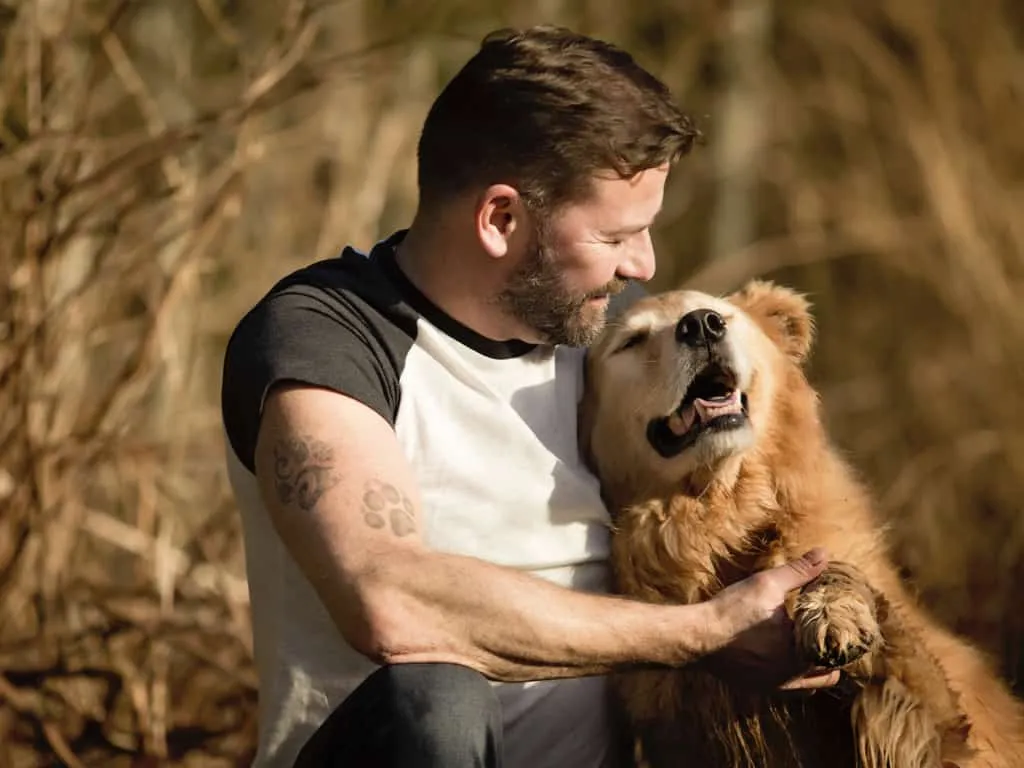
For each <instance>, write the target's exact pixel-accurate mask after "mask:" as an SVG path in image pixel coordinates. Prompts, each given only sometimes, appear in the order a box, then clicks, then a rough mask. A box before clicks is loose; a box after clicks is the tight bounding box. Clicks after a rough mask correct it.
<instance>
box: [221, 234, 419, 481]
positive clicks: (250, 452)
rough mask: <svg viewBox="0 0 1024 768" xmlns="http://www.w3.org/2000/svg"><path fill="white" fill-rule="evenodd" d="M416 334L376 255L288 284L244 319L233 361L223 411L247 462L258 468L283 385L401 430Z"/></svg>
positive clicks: (342, 258)
mask: <svg viewBox="0 0 1024 768" xmlns="http://www.w3.org/2000/svg"><path fill="white" fill-rule="evenodd" d="M416 333H417V320H416V314H415V313H414V312H413V311H412V310H411V309H410V308H409V307H408V306H407V305H406V304H405V303H404V302H403V301H402V299H401V296H400V295H399V292H398V291H397V289H396V288H395V286H394V285H393V283H392V281H390V280H388V278H387V275H386V274H385V271H384V269H383V268H382V265H381V264H379V263H376V262H375V254H374V252H373V251H371V253H370V254H363V253H361V252H359V251H357V250H355V249H354V248H346V249H345V250H344V251H343V252H342V253H341V254H340V255H339V256H337V257H335V258H331V259H325V260H322V261H318V262H315V263H312V264H309V265H307V266H304V267H302V268H300V269H297V270H295V271H294V272H291V273H290V274H288V275H286V276H285V277H283V278H281V279H280V280H278V281H277V283H276V284H275V285H273V286H272V287H271V288H270V290H268V291H267V292H266V293H265V294H264V295H263V296H262V297H261V298H260V299H259V300H258V301H257V302H256V303H255V304H254V305H253V307H252V308H251V309H250V310H249V311H248V312H247V313H246V314H245V315H244V316H243V317H242V318H241V320H239V322H238V324H237V325H236V326H235V329H234V331H233V332H232V334H231V337H230V338H229V340H228V343H227V346H226V349H225V352H224V361H223V370H222V379H221V410H222V416H223V420H224V424H225V427H226V429H227V432H228V437H229V438H230V440H231V444H232V447H233V448H234V450H235V452H236V454H237V455H238V456H239V458H240V459H241V461H242V463H243V464H244V465H245V466H246V467H248V468H249V469H250V470H251V469H252V468H253V456H254V449H255V440H256V436H257V433H258V428H259V422H260V417H261V414H262V409H263V402H264V399H265V397H266V395H267V393H268V392H269V391H270V389H271V388H272V387H274V386H275V385H277V384H278V383H285V382H291V383H301V384H306V385H309V386H313V387H318V388H326V389H330V390H333V391H336V392H339V393H341V394H345V395H347V396H349V397H352V398H354V399H356V400H359V401H360V402H362V403H364V404H366V405H368V406H369V407H370V408H372V409H373V410H375V411H376V412H377V413H379V414H380V415H381V416H382V417H384V418H385V419H386V420H388V421H389V422H391V423H394V419H395V417H396V414H397V409H398V403H399V399H400V378H401V375H402V371H403V367H404V365H405V361H406V357H407V355H408V352H409V350H410V348H411V347H412V345H413V343H414V342H415V338H416Z"/></svg>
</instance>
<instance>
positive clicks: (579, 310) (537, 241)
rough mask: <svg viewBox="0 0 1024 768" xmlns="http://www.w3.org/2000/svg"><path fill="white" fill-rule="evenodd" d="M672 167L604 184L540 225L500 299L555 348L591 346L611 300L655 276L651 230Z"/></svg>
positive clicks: (611, 179)
mask: <svg viewBox="0 0 1024 768" xmlns="http://www.w3.org/2000/svg"><path fill="white" fill-rule="evenodd" d="M667 177H668V167H667V166H662V167H660V168H652V169H650V170H647V171H642V172H641V173H639V174H637V175H636V176H634V177H633V178H631V179H621V178H618V177H617V176H615V177H600V178H597V179H595V181H594V183H593V192H592V194H591V195H590V197H588V198H587V199H586V200H585V201H583V202H580V203H573V204H570V205H568V206H565V207H563V208H561V209H560V210H558V211H557V212H556V213H555V214H554V215H552V216H548V217H546V218H545V219H544V220H543V221H540V222H537V225H536V226H535V229H534V234H533V236H532V238H531V241H530V244H529V246H528V247H527V251H526V253H525V254H524V255H523V256H522V257H521V260H520V262H519V264H518V265H517V266H516V269H515V270H514V271H513V273H512V275H511V276H510V278H509V280H508V282H507V284H506V286H505V289H504V290H503V291H502V292H501V294H500V295H499V297H498V299H499V301H500V302H501V303H502V304H503V305H504V306H505V308H506V309H507V310H508V311H509V312H510V313H511V314H512V315H513V316H514V317H516V318H517V319H519V320H520V321H522V322H523V323H525V324H526V325H528V326H530V327H531V328H533V329H535V330H536V331H537V332H538V333H540V334H541V335H542V336H543V337H544V339H545V340H546V341H547V342H548V343H551V344H569V345H573V346H586V345H588V344H590V343H591V342H592V341H593V340H594V338H596V336H597V334H598V333H599V332H600V331H601V329H602V327H603V326H604V322H605V313H606V311H607V309H608V298H609V297H610V296H612V295H614V294H616V293H618V292H619V291H621V290H622V289H623V288H625V287H626V284H627V282H628V281H629V280H644V281H646V280H649V279H650V278H651V277H652V276H653V275H654V266H655V265H654V249H653V247H652V244H651V234H650V226H651V224H652V223H653V221H654V217H655V216H656V215H657V213H658V211H659V210H660V209H661V203H662V199H663V196H664V191H665V181H666V179H667Z"/></svg>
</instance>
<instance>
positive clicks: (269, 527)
mask: <svg viewBox="0 0 1024 768" xmlns="http://www.w3.org/2000/svg"><path fill="white" fill-rule="evenodd" d="M697 136H698V134H697V131H696V130H695V128H694V127H693V125H692V123H691V121H690V120H689V119H688V118H687V117H686V116H685V115H683V114H682V113H681V112H680V111H679V110H678V109H677V107H675V106H674V105H673V104H672V102H671V99H670V96H669V94H668V91H667V89H666V88H665V87H664V86H663V85H662V84H661V83H660V82H659V81H658V80H656V79H655V78H654V77H653V76H651V75H650V74H648V73H647V72H645V71H644V70H643V69H641V68H640V67H639V66H638V65H637V64H635V63H634V62H633V60H632V59H631V58H630V57H629V56H628V55H627V54H626V53H624V52H622V51H620V50H618V49H616V48H614V47H612V46H610V45H607V44H605V43H602V42H599V41H596V40H593V39H589V38H586V37H582V36H579V35H575V34H573V33H571V32H568V31H566V30H562V29H555V28H548V27H541V28H533V29H529V30H526V31H520V32H516V31H507V30H506V31H502V32H498V33H494V34H492V35H491V36H489V37H488V38H486V39H485V40H484V42H483V44H482V46H481V48H480V50H479V52H478V53H477V54H476V55H475V56H474V57H473V58H472V59H471V60H470V61H469V62H468V63H467V64H466V65H465V67H464V68H463V69H462V70H461V72H459V73H458V74H457V75H456V76H455V78H454V79H453V80H452V81H451V82H450V83H449V84H448V86H447V87H446V88H445V89H444V91H443V92H442V93H441V95H440V96H439V98H438V99H437V101H436V102H435V104H434V105H433V108H432V109H431V111H430V114H429V116H428V117H427V119H426V122H425V125H424V128H423V133H422V137H421V140H420V145H419V184H420V205H419V209H418V211H417V213H416V216H415V218H414V221H413V222H412V224H411V226H410V228H409V229H408V231H403V232H398V233H396V234H394V235H393V236H391V237H389V238H387V239H386V240H384V241H383V242H381V243H378V244H377V245H376V246H375V247H374V248H373V249H372V251H371V252H370V253H369V254H368V255H364V254H362V253H359V252H357V251H355V250H353V249H351V248H349V249H346V250H345V251H344V252H343V253H342V254H341V256H340V257H339V258H335V259H328V260H327V261H324V262H321V263H318V264H313V265H311V266H309V267H307V268H305V269H302V270H299V271H298V272H296V273H295V274H292V275H290V276H289V277H287V278H285V279H284V280H283V281H282V282H280V283H279V284H278V285H276V286H275V287H274V288H273V290H272V291H271V292H270V293H269V294H268V295H267V296H266V297H264V298H263V299H262V300H261V301H260V302H259V303H258V304H257V305H256V306H255V307H254V308H253V309H252V311H251V312H249V314H248V315H247V316H246V317H245V318H244V319H243V320H242V321H241V323H240V324H239V326H238V328H237V329H236V331H235V333H234V334H233V336H232V339H231V341H230V343H229V345H228V349H227V353H226V359H225V367H224V384H223V415H224V422H225V426H226V430H227V435H228V438H229V442H230V450H229V452H228V466H229V471H230V477H231V482H232V484H233V486H234V489H235V493H236V497H237V500H238V504H239V507H240V509H241V513H242V515H243V522H244V530H245V540H246V552H247V562H248V573H249V582H250V590H251V596H252V614H253V630H254V640H255V656H256V663H257V666H258V669H259V680H260V747H259V755H258V757H257V763H258V764H259V765H282V766H283V765H291V764H293V761H295V760H296V759H297V762H296V763H295V764H297V765H303V766H305V765H332V766H334V765H336V766H380V767H382V768H385V767H390V766H406V767H409V768H416V767H418V766H445V767H446V768H460V767H461V766H499V765H503V766H505V768H520V767H522V766H530V768H542V767H546V766H559V767H560V768H598V767H599V766H613V765H620V764H621V763H618V762H616V760H618V759H619V756H618V755H617V753H616V749H617V744H616V741H615V737H614V733H615V728H614V723H613V719H612V717H611V715H610V712H609V707H608V702H607V700H606V693H605V680H606V677H605V676H604V673H607V672H609V671H611V670H615V669H621V668H628V667H630V666H631V665H637V664H657V665H666V666H671V665H680V664H686V663H690V662H693V661H697V660H699V659H706V660H714V661H716V662H717V665H716V668H718V669H721V670H722V674H730V675H733V676H734V677H735V678H736V679H737V680H743V681H745V682H747V683H750V682H752V681H760V682H761V683H763V684H767V685H780V684H783V683H784V681H785V680H787V679H790V680H791V682H790V685H792V686H795V687H807V686H815V685H830V684H833V683H835V682H836V677H835V676H832V675H825V676H814V675H807V676H803V677H802V676H801V673H802V672H803V670H801V669H800V668H799V667H798V666H797V664H796V662H795V660H794V659H793V658H792V654H793V649H792V641H791V630H790V628H789V627H788V626H787V625H786V623H785V620H784V618H782V617H781V604H782V599H783V595H784V593H785V592H786V591H787V590H789V589H793V588H795V587H798V586H800V585H801V584H803V583H806V582H807V581H809V580H810V579H811V578H813V577H814V576H815V575H817V574H818V573H819V572H820V571H821V570H822V568H823V567H824V562H823V558H822V557H821V556H820V555H816V554H809V555H808V556H806V557H805V558H804V559H802V560H799V561H796V562H795V563H792V564H789V565H786V566H783V567H782V568H779V569H776V570H775V571H772V572H769V573H768V574H765V575H763V576H760V577H756V578H754V579H751V580H748V581H747V582H744V583H742V584H740V585H737V586H735V587H733V588H731V589H729V590H727V591H726V592H724V593H722V595H720V596H719V597H717V598H715V599H714V600H712V601H710V602H708V603H706V604H702V605H696V606H654V605H646V604H641V603H636V602H632V601H628V600H624V599H620V598H616V597H613V596H608V595H602V594H600V593H601V592H605V591H607V589H608V586H609V585H608V573H607V563H606V558H607V554H608V531H607V523H608V511H607V510H606V509H605V508H604V506H603V504H602V502H601V498H600V493H599V489H598V484H597V480H596V479H595V478H594V477H593V476H592V475H591V474H590V473H589V472H588V471H587V469H586V468H585V467H584V466H583V464H582V462H581V459H580V456H579V455H578V452H577V447H576V405H577V400H578V397H579V395H580V391H581V389H580V388H581V378H580V377H581V373H582V367H581V362H582V355H583V350H584V349H585V346H586V344H587V343H588V342H590V341H591V340H592V339H593V338H594V337H595V335H596V334H597V333H598V331H599V330H600V329H601V327H602V325H603V323H604V322H605V319H606V314H607V311H608V307H609V304H611V303H613V302H616V303H617V302H619V301H621V300H623V298H624V297H625V296H626V293H623V289H624V287H625V286H626V285H627V284H628V283H629V282H630V281H646V280H648V279H650V278H651V276H652V275H653V274H654V253H653V249H652V246H651V238H650V228H651V224H652V222H653V221H654V218H655V216H656V214H657V213H658V211H659V209H660V207H661V204H662V196H663V193H664V187H665V180H666V177H667V174H668V171H669V168H670V167H671V166H672V164H673V163H674V162H675V161H676V160H677V159H678V158H680V157H681V156H683V155H685V154H686V153H687V152H688V151H689V149H690V147H691V145H692V144H693V142H694V141H695V139H696V138H697ZM794 680H795V682H794Z"/></svg>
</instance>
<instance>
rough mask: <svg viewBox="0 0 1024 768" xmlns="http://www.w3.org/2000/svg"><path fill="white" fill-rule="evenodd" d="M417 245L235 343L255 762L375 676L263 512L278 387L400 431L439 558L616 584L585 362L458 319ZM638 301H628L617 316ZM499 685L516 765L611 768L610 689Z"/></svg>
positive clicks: (276, 754) (282, 761)
mask: <svg viewBox="0 0 1024 768" xmlns="http://www.w3.org/2000/svg"><path fill="white" fill-rule="evenodd" d="M403 236H404V231H400V232H397V233H395V234H394V235H392V236H391V237H389V238H387V239H386V240H383V241H381V242H379V243H377V244H376V246H374V247H373V248H372V249H371V251H370V252H369V253H368V254H366V253H362V252H360V251H357V250H355V249H353V248H346V249H345V250H344V251H343V252H342V253H341V255H340V256H338V257H335V258H331V259H327V260H324V261H320V262H317V263H315V264H312V265H309V266H307V267H304V268H302V269H300V270H298V271H296V272H294V273H292V274H291V275H289V276H288V277H286V278H284V279H283V280H281V281H280V282H279V283H278V284H277V285H275V286H274V287H273V288H272V289H271V290H270V291H269V293H268V294H267V295H265V296H264V297H263V298H262V299H260V300H259V301H258V302H257V303H256V305H255V306H254V307H253V308H252V309H251V310H250V311H249V312H248V313H247V314H246V315H245V316H244V318H243V319H242V320H241V321H240V323H239V324H238V326H237V327H236V329H235V331H234V333H233V334H232V336H231V338H230V340H229V343H228V346H227V351H226V355H225V361H224V370H223V389H222V415H223V423H224V428H225V430H226V437H227V445H228V450H227V467H228V476H229V479H230V482H231V485H232V487H233V489H234V493H235V498H236V500H237V505H238V507H239V510H240V514H241V517H242V523H243V532H244V542H245V554H246V567H247V575H248V582H249V592H250V598H251V610H252V629H253V643H254V655H255V663H256V667H257V671H258V679H259V745H258V753H257V757H256V761H255V765H256V766H271V765H273V766H286V765H287V766H290V765H291V764H292V761H293V760H294V758H295V756H296V755H297V754H298V751H299V750H300V748H301V747H302V745H303V744H304V743H305V742H306V740H307V739H308V738H309V737H310V736H311V734H312V733H313V731H314V730H315V729H316V728H317V727H318V726H319V725H320V724H321V723H322V722H323V720H325V719H326V717H327V716H328V714H329V713H330V712H331V711H332V710H333V709H335V708H336V707H337V706H338V704H339V703H340V702H341V701H342V700H343V699H344V698H345V697H346V696H347V695H348V694H349V693H350V692H351V691H352V690H353V689H354V688H355V687H356V686H357V685H359V683H360V682H361V681H362V680H363V679H364V678H365V677H366V676H367V675H369V674H370V673H371V672H373V671H374V670H375V669H376V666H375V665H374V664H373V663H372V662H370V661H369V660H368V659H366V658H365V657H364V656H362V655H361V654H359V653H358V652H356V651H355V650H353V649H352V648H351V647H349V646H348V645H347V644H346V642H345V640H344V639H343V637H342V636H341V634H340V633H339V632H338V630H337V629H336V627H335V626H334V624H333V623H332V621H331V619H330V617H329V615H328V613H327V611H326V609H325V608H324V607H323V605H322V604H321V603H320V601H319V600H318V598H317V596H316V594H315V592H314V590H313V588H312V586H311V585H310V584H309V582H308V581H307V580H306V579H305V577H304V576H303V575H302V573H301V571H300V570H299V568H298V566H297V565H296V563H295V562H294V561H293V559H292V557H291V556H290V555H289V554H288V552H287V551H286V550H285V548H284V546H283V544H282V542H281V541H280V539H279V538H278V537H277V535H276V533H275V531H274V529H273V526H272V524H271V522H270V518H269V517H268V513H267V511H266V509H265V508H264V506H263V503H262V501H261V497H260V494H259V490H258V487H257V483H256V478H255V474H254V459H253V456H254V451H255V444H256V437H257V432H258V428H259V421H260V414H261V410H262V406H263V402H264V398H265V396H266V394H267V392H268V389H269V388H270V387H271V386H273V385H274V384H275V383H277V382H282V381H298V382H304V383H307V384H310V385H315V386H318V387H326V388H328V389H331V390H335V391H337V392H340V393H343V394H345V395H348V396H350V397H353V398H355V399H357V400H359V401H361V402H362V403H364V404H366V405H367V406H369V407H370V408H372V409H373V410H374V411H376V412H377V413H378V414H380V415H381V416H382V417H383V418H384V419H386V420H387V422H388V423H389V424H390V425H392V427H393V428H394V430H395V434H396V435H397V438H398V442H399V444H400V445H401V448H402V450H403V451H404V453H405V457H406V458H407V460H408V461H409V463H410V464H411V466H412V469H413V472H414V476H415V478H416V480H417V482H418V485H419V491H420V495H421V499H422V511H421V515H422V520H423V527H422V531H423V536H424V541H425V543H426V546H428V547H431V548H433V549H435V550H438V551H442V552H449V553H457V554H461V555H468V556H472V557H477V558H482V559H484V560H487V561H490V562H493V563H498V564H501V565H505V566H508V567H511V568H516V569H519V570H522V571H528V572H530V573H533V574H536V575H537V576H539V577H541V578H544V579H548V580H550V581H552V582H554V583H556V584H560V585H563V586H566V587H572V588H576V589H581V590H589V591H597V592H603V591H606V590H607V588H608V586H609V584H608V575H609V574H608V564H607V558H608V550H609V541H608V530H607V524H608V513H607V511H606V509H605V507H604V505H603V503H602V500H601V496H600V493H599V489H598V483H597V480H596V479H595V478H594V476H593V475H592V474H591V473H590V472H589V471H588V470H587V469H586V467H585V466H584V465H583V463H582V461H581V458H580V456H579V453H578V449H577V443H576V417H577V403H578V401H579V398H580V395H581V392H582V372H583V371H582V362H583V354H584V351H583V350H582V349H580V348H574V347H566V346H554V347H552V346H545V345H533V344H529V343H525V342H522V341H509V342H499V341H494V340H491V339H487V338H484V337H483V336H481V335H479V334H477V333H475V332H474V331H472V330H471V329H469V328H467V327H465V326H463V325H461V324H460V323H458V322H456V321H455V320H454V319H453V318H451V317H450V316H448V315H446V314H445V313H443V312H442V311H441V310H440V309H439V308H438V307H437V306H435V305H434V304H432V303H431V302H430V301H429V300H428V299H427V298H426V297H425V296H424V295H423V294H422V293H421V292H420V291H418V290H417V289H416V287H415V286H414V285H413V284H412V283H411V282H410V281H409V280H408V279H407V278H406V277H405V276H404V274H403V273H402V272H401V270H400V269H399V267H398V265H397V263H396V261H395V256H394V250H395V246H396V245H397V243H398V242H400V240H401V238H402V237H403ZM633 297H634V295H633V294H632V293H631V292H630V291H627V292H624V293H623V294H620V295H619V296H618V297H616V299H615V300H614V301H615V305H616V306H613V307H611V308H610V309H609V312H610V313H614V312H615V311H617V310H618V309H621V307H622V306H624V305H625V304H626V303H628V302H629V301H630V300H631V299H632V298H633ZM462 588H464V589H473V585H472V584H465V585H463V586H462ZM537 610H538V611H543V610H545V607H544V606H543V605H538V606H537ZM493 685H494V686H495V689H496V692H497V695H498V698H499V701H500V702H501V707H502V712H503V722H504V729H505V733H504V745H505V765H506V766H507V768H548V767H549V766H550V768H556V767H557V768H604V767H605V766H608V765H610V762H608V761H610V759H611V758H610V752H611V745H610V743H609V733H610V724H609V721H608V719H607V718H608V712H607V711H606V695H605V691H604V685H605V680H604V678H602V677H587V678H577V679H567V680H554V681H540V682H533V683H516V684H509V683H497V682H495V683H493Z"/></svg>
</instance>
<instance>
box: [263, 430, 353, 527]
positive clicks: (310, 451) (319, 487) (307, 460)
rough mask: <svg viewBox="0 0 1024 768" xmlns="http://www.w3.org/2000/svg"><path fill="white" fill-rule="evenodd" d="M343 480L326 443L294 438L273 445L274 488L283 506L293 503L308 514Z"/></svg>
mask: <svg viewBox="0 0 1024 768" xmlns="http://www.w3.org/2000/svg"><path fill="white" fill-rule="evenodd" d="M340 480H341V478H340V476H339V475H338V473H337V472H336V471H335V469H334V449H333V448H331V446H330V445H328V444H327V443H325V442H324V441H323V440H317V439H316V438H314V437H291V438H288V439H286V440H279V441H278V442H277V444H276V445H275V446H274V486H275V488H276V489H277V497H278V498H279V499H280V500H281V503H283V504H291V503H292V502H294V503H295V504H296V506H298V507H299V509H303V510H306V511H307V512H308V511H309V510H311V509H313V507H314V506H316V503H317V501H319V500H320V497H321V496H323V495H324V493H325V492H326V491H327V490H329V489H330V488H333V487H334V486H335V485H337V484H338V482H339V481H340Z"/></svg>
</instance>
